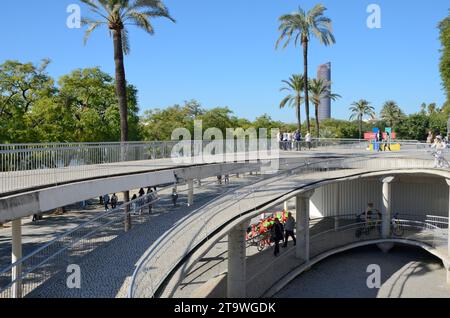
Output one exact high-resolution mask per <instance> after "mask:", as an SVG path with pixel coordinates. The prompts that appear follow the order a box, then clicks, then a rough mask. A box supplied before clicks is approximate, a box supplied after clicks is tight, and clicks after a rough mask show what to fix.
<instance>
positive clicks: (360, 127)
mask: <svg viewBox="0 0 450 318" xmlns="http://www.w3.org/2000/svg"><path fill="white" fill-rule="evenodd" d="M361 133H362V116H361V115H359V139H360V140H361Z"/></svg>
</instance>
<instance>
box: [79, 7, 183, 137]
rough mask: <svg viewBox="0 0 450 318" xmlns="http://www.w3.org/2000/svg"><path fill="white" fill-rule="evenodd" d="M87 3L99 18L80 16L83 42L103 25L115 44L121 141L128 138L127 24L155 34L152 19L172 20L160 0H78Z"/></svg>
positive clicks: (128, 48)
mask: <svg viewBox="0 0 450 318" xmlns="http://www.w3.org/2000/svg"><path fill="white" fill-rule="evenodd" d="M81 1H82V2H84V3H85V4H87V5H88V6H89V8H90V9H91V11H92V12H93V13H95V14H96V15H97V16H98V17H99V20H92V19H90V18H83V19H82V24H83V25H88V29H87V30H86V34H85V37H84V42H85V43H86V42H87V39H88V38H89V36H90V34H91V33H92V31H94V30H95V29H97V28H98V27H99V26H102V25H105V26H107V27H108V28H109V30H110V35H111V34H112V37H113V43H114V62H115V65H116V94H117V98H118V102H119V111H120V140H121V142H125V141H128V107H127V88H126V78H125V67H124V63H123V55H124V54H125V55H126V54H128V53H129V52H130V47H129V42H128V30H127V26H129V25H134V26H137V27H139V28H141V29H143V30H144V31H145V32H147V33H148V34H150V35H152V34H154V29H153V26H152V25H151V24H150V19H151V18H157V17H164V18H168V19H169V20H171V21H173V22H175V20H174V19H172V17H171V16H170V15H169V11H168V9H167V8H166V6H165V5H164V4H163V3H162V1H161V0H81Z"/></svg>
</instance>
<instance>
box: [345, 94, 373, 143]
mask: <svg viewBox="0 0 450 318" xmlns="http://www.w3.org/2000/svg"><path fill="white" fill-rule="evenodd" d="M350 111H351V112H352V115H351V116H350V120H354V119H358V121H359V139H361V137H362V136H361V133H362V120H363V117H364V116H368V117H370V119H374V118H375V109H374V108H373V107H372V106H371V105H370V102H368V101H367V100H365V99H361V100H359V101H357V102H354V103H353V104H352V105H351V107H350Z"/></svg>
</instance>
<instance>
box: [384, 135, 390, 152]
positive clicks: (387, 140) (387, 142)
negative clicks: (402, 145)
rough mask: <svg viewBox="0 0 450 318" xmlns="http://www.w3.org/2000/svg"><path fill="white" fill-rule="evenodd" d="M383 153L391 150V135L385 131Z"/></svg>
mask: <svg viewBox="0 0 450 318" xmlns="http://www.w3.org/2000/svg"><path fill="white" fill-rule="evenodd" d="M383 148H384V151H386V149H389V151H392V150H391V134H390V133H389V132H388V131H387V132H386V136H385V137H384V146H383Z"/></svg>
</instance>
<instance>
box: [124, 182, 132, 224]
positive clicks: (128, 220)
mask: <svg viewBox="0 0 450 318" xmlns="http://www.w3.org/2000/svg"><path fill="white" fill-rule="evenodd" d="M123 202H124V203H127V202H130V191H124V192H123ZM124 210H125V221H124V227H125V232H128V231H129V230H130V229H131V215H130V213H129V212H130V205H129V204H128V205H126V206H125V209H124Z"/></svg>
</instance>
